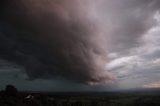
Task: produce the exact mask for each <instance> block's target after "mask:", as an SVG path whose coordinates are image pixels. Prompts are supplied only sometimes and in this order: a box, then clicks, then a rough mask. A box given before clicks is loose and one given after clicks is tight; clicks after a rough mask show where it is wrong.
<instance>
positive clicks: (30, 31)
mask: <svg viewBox="0 0 160 106" xmlns="http://www.w3.org/2000/svg"><path fill="white" fill-rule="evenodd" d="M69 1H70V2H66V1H63V2H62V1H58V0H40V1H39V0H27V1H26V0H14V1H5V3H4V4H5V5H3V8H2V9H1V10H2V11H1V13H2V14H1V22H0V30H1V31H0V32H1V34H0V40H1V42H0V50H1V53H0V56H1V58H3V59H6V60H9V61H12V62H14V63H17V64H18V65H21V66H24V68H25V69H26V72H27V74H28V75H29V77H30V78H31V79H35V78H53V79H54V78H61V77H62V78H63V77H64V78H67V79H70V80H73V81H78V82H84V83H90V82H93V83H101V82H108V81H110V80H111V79H112V78H111V76H110V75H109V73H108V72H107V71H106V70H105V63H106V60H107V59H106V50H105V49H104V47H103V46H104V45H105V42H104V41H103V40H104V39H103V38H102V36H103V35H101V33H100V31H99V28H98V24H97V23H96V20H95V19H94V15H92V13H91V12H93V11H92V7H91V6H90V5H91V4H89V3H91V1H80V0H76V1H74V0H69Z"/></svg>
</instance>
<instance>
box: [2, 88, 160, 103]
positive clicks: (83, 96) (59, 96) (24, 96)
mask: <svg viewBox="0 0 160 106" xmlns="http://www.w3.org/2000/svg"><path fill="white" fill-rule="evenodd" d="M0 106H160V93H159V91H143V92H142V91H132V92H108V93H107V92H101V93H100V92H99V93H95V92H94V93H93V92H90V93H89V92H83V93H82V92H81V93H80V92H79V93H76V92H70V93H69V92H68V93H31V92H18V91H16V90H14V89H13V90H12V89H9V90H6V91H1V93H0Z"/></svg>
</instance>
